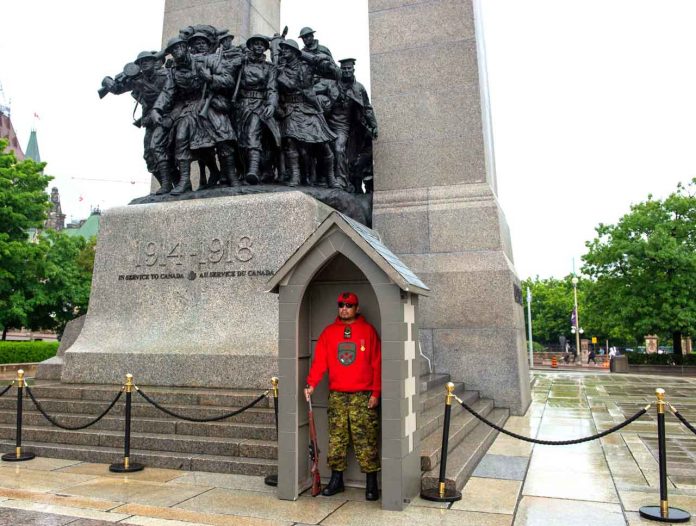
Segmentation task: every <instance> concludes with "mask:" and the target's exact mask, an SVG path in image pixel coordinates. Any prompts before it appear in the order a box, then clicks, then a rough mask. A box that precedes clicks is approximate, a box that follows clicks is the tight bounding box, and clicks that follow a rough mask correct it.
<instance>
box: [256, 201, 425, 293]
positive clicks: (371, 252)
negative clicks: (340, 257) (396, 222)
mask: <svg viewBox="0 0 696 526" xmlns="http://www.w3.org/2000/svg"><path fill="white" fill-rule="evenodd" d="M332 228H338V229H339V230H341V231H342V232H343V233H345V234H346V235H347V236H348V237H349V238H350V239H351V240H353V242H355V244H356V245H358V247H360V248H361V249H362V250H363V252H365V254H366V255H367V256H368V257H370V259H372V261H374V263H375V264H376V265H377V266H378V267H379V268H380V269H382V271H383V272H384V273H385V274H386V275H387V276H389V279H391V280H392V281H393V282H394V283H395V284H396V285H397V286H399V287H400V288H401V289H402V290H405V291H410V292H415V293H416V294H420V295H422V296H428V295H429V292H430V289H429V288H428V286H427V285H426V284H425V283H423V282H422V281H421V280H420V278H419V277H418V276H416V275H415V274H414V273H413V271H412V270H411V269H409V268H408V267H407V266H406V265H405V264H404V263H403V262H402V261H401V260H400V259H399V258H398V257H396V255H395V254H394V253H393V252H392V251H391V250H389V249H388V248H387V246H386V245H385V244H384V243H382V240H381V239H380V237H379V234H377V232H375V231H374V230H372V229H370V228H367V227H366V226H365V225H362V224H360V223H358V222H357V221H354V220H353V219H351V218H349V217H348V216H346V215H344V214H342V213H340V212H336V211H334V212H331V214H330V215H329V216H328V217H327V218H326V219H324V221H323V222H322V223H321V225H319V226H318V227H317V229H316V230H315V231H314V232H313V233H312V234H311V235H310V236H309V237H308V238H307V239H306V240H305V242H304V243H302V245H300V248H298V249H297V250H296V251H295V253H294V254H293V255H292V256H290V258H289V259H288V260H287V261H286V262H285V263H284V264H283V265H282V266H281V267H280V268H279V269H278V271H277V272H276V273H275V275H274V276H273V277H272V278H271V279H270V280H269V282H268V286H269V290H270V291H271V292H278V286H279V285H280V283H281V282H282V281H283V279H284V278H285V277H286V276H287V275H288V274H289V273H290V272H291V271H292V269H293V268H295V266H296V265H297V264H298V263H299V262H300V261H301V260H302V258H304V257H305V255H307V254H308V253H309V251H310V250H311V249H312V248H313V247H314V246H315V245H317V244H318V243H320V242H321V240H322V239H323V238H324V236H325V235H326V234H327V233H328V232H330V230H331V229H332Z"/></svg>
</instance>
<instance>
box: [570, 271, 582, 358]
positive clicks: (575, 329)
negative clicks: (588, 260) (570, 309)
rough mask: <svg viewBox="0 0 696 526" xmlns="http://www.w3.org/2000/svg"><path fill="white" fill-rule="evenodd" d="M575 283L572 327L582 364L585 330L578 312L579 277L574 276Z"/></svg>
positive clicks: (573, 281) (576, 348)
mask: <svg viewBox="0 0 696 526" xmlns="http://www.w3.org/2000/svg"><path fill="white" fill-rule="evenodd" d="M571 282H572V283H573V298H574V300H575V325H574V326H573V328H572V329H571V332H573V333H574V334H575V350H576V352H577V355H578V357H579V358H580V365H582V353H581V352H580V335H581V334H582V333H583V332H585V331H583V330H582V328H580V313H579V312H578V277H577V276H573V279H572V280H571Z"/></svg>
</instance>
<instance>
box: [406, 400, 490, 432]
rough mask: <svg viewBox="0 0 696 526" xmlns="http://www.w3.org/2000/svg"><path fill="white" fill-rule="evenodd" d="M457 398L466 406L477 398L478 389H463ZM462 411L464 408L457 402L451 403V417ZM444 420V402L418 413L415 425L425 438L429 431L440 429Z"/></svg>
mask: <svg viewBox="0 0 696 526" xmlns="http://www.w3.org/2000/svg"><path fill="white" fill-rule="evenodd" d="M458 396H459V398H461V399H462V400H463V401H464V403H466V404H467V405H468V406H472V405H473V404H474V403H476V401H477V400H478V399H479V394H478V391H464V392H463V393H458ZM462 411H464V408H463V407H462V406H461V405H459V404H458V403H456V402H454V403H453V404H452V418H454V417H455V416H456V415H458V414H459V413H461V412H462ZM444 421H445V404H444V403H443V404H442V405H441V406H435V407H432V408H430V409H428V410H427V411H423V412H422V413H418V415H417V416H416V426H417V427H418V429H419V430H420V436H421V437H423V438H425V437H427V436H428V435H430V434H431V433H434V432H436V431H437V430H438V429H440V430H441V429H442V424H443V422H444Z"/></svg>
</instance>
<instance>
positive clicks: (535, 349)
mask: <svg viewBox="0 0 696 526" xmlns="http://www.w3.org/2000/svg"><path fill="white" fill-rule="evenodd" d="M524 348H525V349H526V350H527V351H529V340H527V341H525V342H524ZM545 350H546V347H545V346H544V345H542V344H540V343H539V342H535V341H532V352H544V351H545Z"/></svg>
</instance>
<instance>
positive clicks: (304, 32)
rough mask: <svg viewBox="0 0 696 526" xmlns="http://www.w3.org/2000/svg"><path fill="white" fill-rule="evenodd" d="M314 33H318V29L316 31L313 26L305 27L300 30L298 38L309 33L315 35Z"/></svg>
mask: <svg viewBox="0 0 696 526" xmlns="http://www.w3.org/2000/svg"><path fill="white" fill-rule="evenodd" d="M314 33H316V31H314V29H312V28H311V27H303V28H302V29H301V30H300V36H299V37H298V38H303V37H306V36H307V35H313V34H314Z"/></svg>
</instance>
